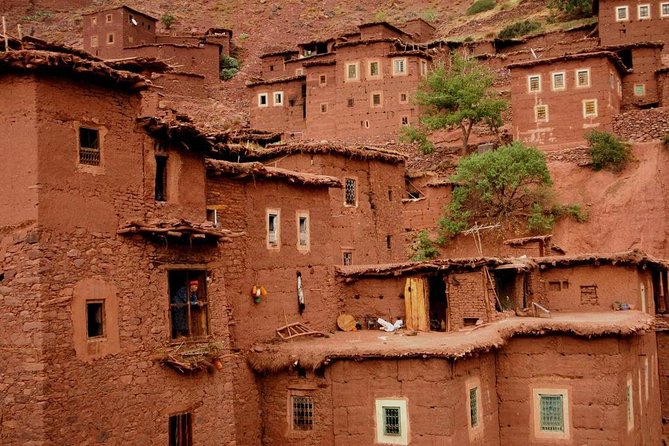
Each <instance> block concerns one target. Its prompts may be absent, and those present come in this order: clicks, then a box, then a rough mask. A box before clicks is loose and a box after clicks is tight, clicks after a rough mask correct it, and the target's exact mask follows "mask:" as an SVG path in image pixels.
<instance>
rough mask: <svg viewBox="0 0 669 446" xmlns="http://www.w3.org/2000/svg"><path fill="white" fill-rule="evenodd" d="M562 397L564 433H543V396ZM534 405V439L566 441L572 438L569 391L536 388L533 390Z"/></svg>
mask: <svg viewBox="0 0 669 446" xmlns="http://www.w3.org/2000/svg"><path fill="white" fill-rule="evenodd" d="M542 395H548V396H558V395H561V396H562V422H563V427H564V429H563V431H562V432H555V431H542V430H541V396H542ZM532 405H533V411H532V412H533V413H532V418H533V421H534V422H533V424H534V437H535V438H541V439H559V440H563V439H564V440H566V439H569V438H570V436H571V420H570V418H569V417H570V406H569V390H568V389H564V388H562V389H555V388H534V389H532Z"/></svg>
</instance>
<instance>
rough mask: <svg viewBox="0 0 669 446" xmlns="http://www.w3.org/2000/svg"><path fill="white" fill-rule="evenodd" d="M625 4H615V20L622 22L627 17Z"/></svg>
mask: <svg viewBox="0 0 669 446" xmlns="http://www.w3.org/2000/svg"><path fill="white" fill-rule="evenodd" d="M628 11H629V10H628V8H627V6H617V7H616V21H617V22H622V21H625V20H628V19H629V14H628Z"/></svg>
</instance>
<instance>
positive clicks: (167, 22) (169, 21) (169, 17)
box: [160, 12, 177, 29]
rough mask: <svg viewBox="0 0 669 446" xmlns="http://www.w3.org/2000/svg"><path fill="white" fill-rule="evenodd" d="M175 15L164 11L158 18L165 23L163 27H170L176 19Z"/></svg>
mask: <svg viewBox="0 0 669 446" xmlns="http://www.w3.org/2000/svg"><path fill="white" fill-rule="evenodd" d="M176 20H177V19H176V17H174V16H173V15H172V14H170V13H169V12H168V13H165V14H163V16H162V17H161V18H160V21H161V23H162V24H163V25H165V28H167V29H170V28H171V27H172V25H174V22H175V21H176Z"/></svg>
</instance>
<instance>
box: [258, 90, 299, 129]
mask: <svg viewBox="0 0 669 446" xmlns="http://www.w3.org/2000/svg"><path fill="white" fill-rule="evenodd" d="M303 85H304V79H303V78H300V79H295V80H292V81H286V82H275V83H268V84H263V85H256V86H253V87H251V88H249V94H250V95H251V98H250V99H251V101H250V102H251V109H250V119H251V123H252V126H253V127H254V128H258V129H262V130H269V131H274V132H287V133H292V132H296V133H302V132H303V131H304V128H305V126H304V101H305V99H304V97H303V94H302V88H303ZM276 92H283V104H281V105H275V101H274V93H276ZM259 94H266V95H267V106H260V102H259V98H258V95H259Z"/></svg>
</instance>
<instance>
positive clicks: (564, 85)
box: [551, 71, 567, 91]
mask: <svg viewBox="0 0 669 446" xmlns="http://www.w3.org/2000/svg"><path fill="white" fill-rule="evenodd" d="M557 75H562V86H561V87H558V86H557V85H556V83H555V77H556V76H557ZM551 86H552V89H553V91H563V90H566V89H567V73H565V72H564V71H556V72H555V73H551Z"/></svg>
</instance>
